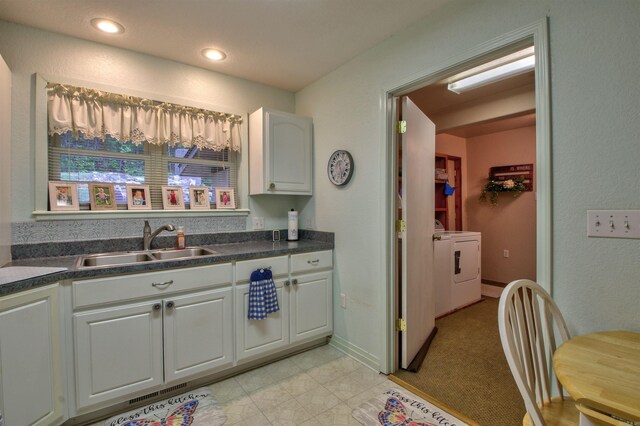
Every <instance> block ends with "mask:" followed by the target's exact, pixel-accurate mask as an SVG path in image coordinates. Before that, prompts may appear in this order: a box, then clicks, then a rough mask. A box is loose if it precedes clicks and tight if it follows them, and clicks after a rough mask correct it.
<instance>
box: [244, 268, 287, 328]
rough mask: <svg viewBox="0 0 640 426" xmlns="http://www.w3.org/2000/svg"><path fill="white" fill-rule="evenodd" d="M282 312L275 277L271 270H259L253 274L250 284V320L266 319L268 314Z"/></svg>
mask: <svg viewBox="0 0 640 426" xmlns="http://www.w3.org/2000/svg"><path fill="white" fill-rule="evenodd" d="M279 310H280V307H279V306H278V294H277V293H276V284H275V283H274V282H273V275H272V274H271V271H270V270H269V269H258V270H256V271H253V272H252V273H251V283H250V284H249V319H250V320H261V319H265V318H266V317H267V315H268V314H271V313H273V312H277V311H279Z"/></svg>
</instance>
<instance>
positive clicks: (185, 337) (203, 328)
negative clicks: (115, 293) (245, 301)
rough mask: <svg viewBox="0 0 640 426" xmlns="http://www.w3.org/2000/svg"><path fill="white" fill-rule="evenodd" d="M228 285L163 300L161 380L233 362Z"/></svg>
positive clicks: (231, 322)
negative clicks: (162, 373)
mask: <svg viewBox="0 0 640 426" xmlns="http://www.w3.org/2000/svg"><path fill="white" fill-rule="evenodd" d="M231 297H232V290H231V287H226V288H223V289H218V290H212V291H208V292H204V293H199V294H195V295H189V296H180V297H173V298H167V299H165V300H164V327H165V333H164V336H165V353H164V354H165V380H166V382H167V383H168V382H172V381H174V380H179V379H182V378H184V377H187V376H192V375H194V374H198V373H204V372H207V373H209V372H212V371H215V370H219V369H221V368H223V367H227V366H230V365H231V364H232V363H233V338H232V332H233V315H232V312H231V309H232V303H231Z"/></svg>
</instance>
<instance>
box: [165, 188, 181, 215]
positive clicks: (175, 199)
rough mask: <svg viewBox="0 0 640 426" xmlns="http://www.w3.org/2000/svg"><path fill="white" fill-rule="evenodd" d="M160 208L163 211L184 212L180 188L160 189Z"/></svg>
mask: <svg viewBox="0 0 640 426" xmlns="http://www.w3.org/2000/svg"><path fill="white" fill-rule="evenodd" d="M162 207H163V208H164V209H165V210H184V194H183V193H182V187H181V186H163V187H162Z"/></svg>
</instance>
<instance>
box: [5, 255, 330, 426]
mask: <svg viewBox="0 0 640 426" xmlns="http://www.w3.org/2000/svg"><path fill="white" fill-rule="evenodd" d="M260 268H269V269H271V271H272V274H273V278H274V281H275V285H276V292H277V296H278V304H279V307H280V310H279V311H278V312H275V313H272V314H269V315H268V316H267V318H265V319H263V320H249V319H248V307H249V288H250V283H249V281H250V277H251V273H252V272H253V271H254V270H256V269H260ZM233 270H234V268H233V266H232V265H231V264H229V263H227V264H218V265H208V266H200V267H192V268H184V269H172V270H165V271H160V272H149V273H141V274H131V275H125V276H120V277H117V276H113V277H102V278H96V279H88V280H80V281H74V282H72V283H71V291H70V294H72V298H73V300H72V306H73V308H74V312H73V314H72V318H71V321H70V322H71V323H72V325H73V344H74V361H73V363H74V370H75V371H74V372H75V376H74V377H75V387H74V389H75V401H76V407H75V408H76V409H75V412H73V413H72V415H79V414H86V413H90V412H91V411H94V410H98V409H101V408H106V407H109V406H110V405H113V404H116V403H119V402H122V401H126V400H128V399H132V398H136V397H139V396H142V395H144V394H146V393H151V392H154V391H156V390H161V389H163V388H167V387H169V386H173V385H177V384H179V383H183V382H185V381H187V380H190V379H194V378H201V377H205V376H207V375H209V374H213V373H217V372H219V371H222V370H225V369H228V368H230V367H233V366H234V365H235V363H238V364H241V363H243V362H248V361H252V360H257V359H260V358H263V357H265V356H268V355H270V354H274V353H278V352H282V351H285V350H286V349H287V348H288V347H290V346H292V345H294V344H298V343H304V342H310V341H313V340H314V339H318V338H322V337H324V336H329V335H331V333H332V331H333V306H332V301H333V296H332V292H333V280H332V276H333V251H332V250H327V251H320V252H312V253H303V254H295V255H291V256H289V255H283V256H276V257H269V258H263V259H253V260H247V261H239V262H236V265H235V282H234V279H233V275H234V274H233ZM0 315H1V313H0ZM0 324H2V323H0ZM2 332H6V331H4V328H3V327H2V326H1V325H0V333H2ZM34 335H35V334H34ZM0 343H1V340H0ZM0 352H1V351H0ZM234 353H235V357H234ZM1 355H3V354H2V353H0V356H1ZM23 369H24V367H23ZM30 389H31V387H30ZM39 390H40V389H39ZM43 392H44V390H43ZM8 424H12V425H13V423H8ZM15 424H18V425H19V424H21V423H19V422H18V423H15ZM43 424H45V423H43ZM46 424H49V423H46Z"/></svg>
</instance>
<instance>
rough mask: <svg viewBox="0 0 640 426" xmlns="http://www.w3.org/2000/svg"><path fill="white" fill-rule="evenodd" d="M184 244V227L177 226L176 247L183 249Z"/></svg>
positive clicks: (185, 244)
mask: <svg viewBox="0 0 640 426" xmlns="http://www.w3.org/2000/svg"><path fill="white" fill-rule="evenodd" d="M186 246H187V243H186V238H185V236H184V227H182V226H178V231H177V232H176V248H177V249H180V250H183V249H184V248H185V247H186Z"/></svg>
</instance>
